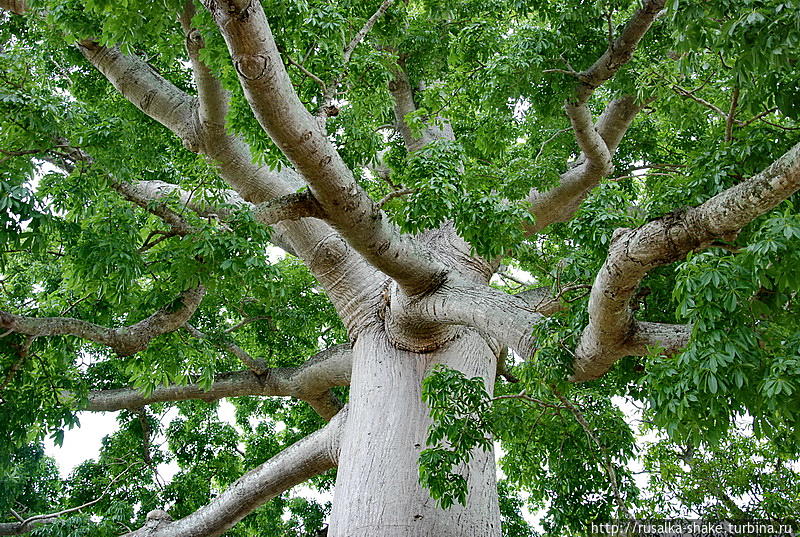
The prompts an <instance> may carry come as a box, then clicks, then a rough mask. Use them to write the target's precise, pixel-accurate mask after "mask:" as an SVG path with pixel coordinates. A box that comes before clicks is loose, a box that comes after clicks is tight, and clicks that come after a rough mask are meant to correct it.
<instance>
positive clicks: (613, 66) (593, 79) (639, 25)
mask: <svg viewBox="0 0 800 537" xmlns="http://www.w3.org/2000/svg"><path fill="white" fill-rule="evenodd" d="M665 3H666V0H645V1H644V3H643V5H642V7H641V8H639V9H638V10H637V11H636V13H634V14H633V16H632V17H631V19H630V20H629V21H628V24H626V25H625V28H624V29H623V30H622V33H621V34H620V35H619V37H617V39H615V40H614V41H613V42H611V43H610V44H609V47H608V49H607V50H606V51H605V52H604V53H603V55H602V56H600V58H598V59H597V61H596V62H594V63H593V64H592V66H591V67H589V68H588V69H586V70H585V71H583V72H581V73H578V79H579V80H580V85H579V86H578V88H577V89H576V91H575V96H576V97H577V100H578V102H582V103H585V102H586V101H587V100H589V97H591V95H592V93H593V92H594V90H596V89H597V88H598V87H600V86H601V85H602V84H604V83H605V82H607V81H608V80H610V79H611V78H612V77H613V76H614V75H615V74H617V71H619V70H620V68H621V67H622V66H623V65H625V64H626V63H628V62H629V61H630V59H631V58H632V57H633V53H634V51H635V50H636V47H637V46H638V45H639V42H640V41H641V40H642V37H644V35H645V34H646V33H647V31H648V30H649V29H650V26H652V24H653V22H654V21H655V20H656V19H657V18H658V16H659V14H660V13H661V10H663V9H664V4H665Z"/></svg>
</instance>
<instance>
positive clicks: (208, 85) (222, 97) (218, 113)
mask: <svg viewBox="0 0 800 537" xmlns="http://www.w3.org/2000/svg"><path fill="white" fill-rule="evenodd" d="M194 14H195V10H194V3H193V2H191V1H187V2H186V3H185V4H184V8H183V12H182V13H181V15H180V17H179V20H180V23H181V28H183V33H184V36H185V39H186V52H187V53H188V55H189V60H190V61H191V64H192V75H193V77H194V85H195V87H196V88H197V99H198V101H199V113H200V122H201V124H202V125H203V128H204V129H205V130H207V131H218V132H223V131H224V130H225V114H227V112H228V104H229V101H230V96H229V95H228V92H227V91H226V90H225V89H224V88H223V87H222V84H221V83H220V81H219V80H218V79H217V77H215V76H214V74H213V73H212V72H211V70H210V69H209V68H208V66H207V65H206V64H204V63H203V62H202V61H200V50H201V49H202V48H203V47H204V46H205V42H204V40H203V36H202V35H200V32H199V31H198V30H197V29H196V28H193V27H192V17H194Z"/></svg>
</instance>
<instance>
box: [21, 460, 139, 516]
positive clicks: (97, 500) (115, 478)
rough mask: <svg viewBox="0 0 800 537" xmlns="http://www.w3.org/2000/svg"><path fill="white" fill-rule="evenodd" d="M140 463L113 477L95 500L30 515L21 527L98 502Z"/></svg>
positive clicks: (135, 463)
mask: <svg viewBox="0 0 800 537" xmlns="http://www.w3.org/2000/svg"><path fill="white" fill-rule="evenodd" d="M138 464H141V463H140V462H138V461H137V462H134V463H132V464H131V465H129V466H128V467H127V468H126V469H125V470H123V471H122V472H120V473H119V474H117V475H116V477H114V479H112V480H111V481H110V482H109V483H108V486H106V488H105V490H103V492H102V494H100V496H98V497H97V498H95V499H94V500H91V501H88V502H86V503H84V504H82V505H79V506H77V507H70V508H69V509H63V510H61V511H56V512H55V513H49V514H46V515H34V516H32V517H28V518H26V519H25V520H23V521H22V522H20V524H19V528H20V529H23V528H25V526H28V525H30V524H32V523H34V522H38V521H41V520H47V519H50V518H58V517H60V516H64V515H68V514H70V513H74V512H75V511H80V510H81V509H86V508H87V507H91V506H93V505H94V504H96V503H98V502H99V501H100V500H102V499H103V498H105V496H106V494H108V491H109V490H111V486H112V485H113V484H114V483H116V482H117V481H118V480H119V479H120V478H121V477H122V476H123V475H125V474H126V473H128V471H129V470H130V469H131V468H133V467H134V466H136V465H138Z"/></svg>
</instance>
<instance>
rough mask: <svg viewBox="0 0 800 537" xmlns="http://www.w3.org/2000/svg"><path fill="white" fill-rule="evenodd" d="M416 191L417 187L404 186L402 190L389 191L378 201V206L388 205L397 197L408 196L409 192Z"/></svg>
mask: <svg viewBox="0 0 800 537" xmlns="http://www.w3.org/2000/svg"><path fill="white" fill-rule="evenodd" d="M416 191H417V189H416V188H403V189H401V190H395V191H394V192H389V193H388V194H386V195H385V196H384V197H382V198H381V200H380V201H379V202H378V207H383V206H384V205H386V204H387V203H389V202H390V201H391V200H393V199H395V198H399V197H401V196H407V195H408V194H413V193H414V192H416Z"/></svg>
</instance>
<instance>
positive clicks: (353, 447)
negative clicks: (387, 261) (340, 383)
mask: <svg viewBox="0 0 800 537" xmlns="http://www.w3.org/2000/svg"><path fill="white" fill-rule="evenodd" d="M437 364H445V365H447V366H449V367H452V368H455V369H458V370H459V371H462V372H463V373H464V374H465V375H466V376H467V377H475V376H479V377H481V378H483V379H485V381H486V386H487V389H488V390H489V391H490V393H491V390H492V386H493V383H494V374H495V359H494V353H493V352H492V350H491V349H490V347H489V346H488V344H487V343H486V342H485V340H484V339H483V338H482V337H481V336H480V335H478V334H476V333H475V332H474V331H467V330H465V331H464V332H463V333H462V334H461V335H460V336H459V337H458V338H456V339H455V340H453V341H451V342H450V343H448V344H447V345H445V346H443V347H441V348H439V349H437V350H436V351H433V352H430V353H425V354H418V353H413V352H409V351H402V350H399V349H397V348H396V347H395V346H393V345H391V344H390V342H389V340H388V338H387V335H386V333H385V331H384V330H383V328H382V327H381V326H380V325H376V326H374V327H372V328H371V329H370V330H368V331H364V332H363V333H362V335H361V337H359V339H358V341H357V342H356V343H355V345H354V348H353V377H352V380H351V383H350V403H349V405H350V408H351V413H350V415H349V416H348V420H347V424H346V425H345V428H344V430H343V437H342V451H341V457H340V459H339V470H338V473H337V479H336V488H335V492H334V503H333V511H332V513H331V523H330V527H329V529H328V535H329V537H373V536H380V537H423V536H424V537H433V536H436V537H478V536H480V537H497V536H499V535H500V513H499V507H498V504H497V491H496V488H495V472H496V470H495V464H494V454H493V453H491V452H482V451H476V453H475V456H474V457H473V459H472V461H471V462H470V464H469V466H468V467H466V468H464V469H463V472H464V475H465V477H466V478H467V480H468V483H469V491H470V493H469V494H470V495H469V498H468V500H467V505H466V507H464V506H461V505H454V506H453V507H451V508H450V509H448V510H446V511H444V510H442V509H440V508H439V507H437V506H436V503H435V502H434V500H433V499H431V497H430V496H429V494H428V492H427V490H425V489H423V488H422V487H421V485H420V483H419V475H418V471H417V467H418V463H417V459H418V457H419V454H420V452H421V451H422V450H423V449H424V448H425V447H426V446H425V440H426V438H427V432H428V426H429V425H430V418H429V417H428V409H427V408H426V407H425V405H424V403H423V402H422V398H421V392H420V385H421V381H422V379H423V378H424V377H425V375H426V373H427V372H428V371H429V370H430V368H431V367H433V366H435V365H437Z"/></svg>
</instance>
